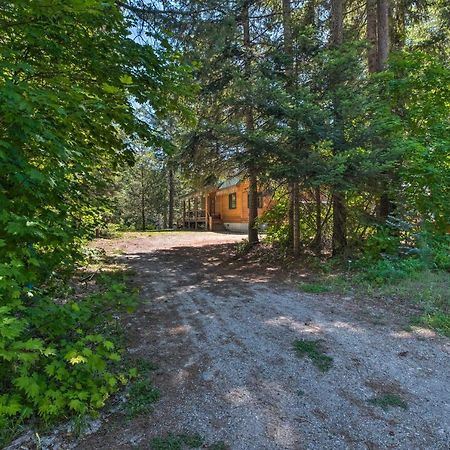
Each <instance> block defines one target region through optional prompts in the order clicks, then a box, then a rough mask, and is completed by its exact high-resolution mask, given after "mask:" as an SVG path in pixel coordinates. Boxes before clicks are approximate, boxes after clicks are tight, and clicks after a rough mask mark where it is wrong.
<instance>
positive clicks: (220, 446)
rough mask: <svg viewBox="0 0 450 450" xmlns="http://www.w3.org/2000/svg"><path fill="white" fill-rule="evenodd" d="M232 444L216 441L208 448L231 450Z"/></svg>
mask: <svg viewBox="0 0 450 450" xmlns="http://www.w3.org/2000/svg"><path fill="white" fill-rule="evenodd" d="M230 448H231V447H230V446H229V445H227V444H225V442H223V441H219V442H216V443H214V444H211V445H208V447H207V449H208V450H230Z"/></svg>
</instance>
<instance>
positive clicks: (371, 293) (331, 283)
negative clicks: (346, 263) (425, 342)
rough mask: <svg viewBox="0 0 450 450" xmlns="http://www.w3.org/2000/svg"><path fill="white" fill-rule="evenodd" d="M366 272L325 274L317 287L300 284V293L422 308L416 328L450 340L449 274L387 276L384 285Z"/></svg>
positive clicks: (311, 284) (415, 322)
mask: <svg viewBox="0 0 450 450" xmlns="http://www.w3.org/2000/svg"><path fill="white" fill-rule="evenodd" d="M376 280H377V279H376V278H375V279H373V277H372V276H370V277H366V274H365V272H364V270H362V269H360V271H359V272H341V273H340V274H338V275H335V274H327V273H324V274H323V276H322V277H320V278H319V279H318V280H317V281H316V282H315V283H304V282H301V283H299V289H300V290H302V291H303V292H308V293H324V292H333V293H336V294H341V295H348V296H351V297H353V298H354V299H355V301H358V300H365V299H367V298H372V299H374V300H376V299H386V298H387V299H391V300H396V301H399V302H405V303H411V304H415V305H417V306H419V307H420V308H421V309H422V310H423V313H422V314H421V315H420V316H419V317H416V318H414V319H413V322H412V323H413V324H415V325H421V326H425V327H428V328H430V329H433V330H435V331H436V332H438V333H441V334H444V335H446V336H450V274H449V273H448V272H445V271H432V270H420V271H416V272H409V273H408V274H407V275H405V277H403V278H396V277H395V276H393V277H392V278H389V276H388V275H383V278H382V280H383V282H378V281H376Z"/></svg>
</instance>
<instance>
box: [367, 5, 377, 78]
mask: <svg viewBox="0 0 450 450" xmlns="http://www.w3.org/2000/svg"><path fill="white" fill-rule="evenodd" d="M366 9H367V40H368V42H369V48H368V50H367V60H368V61H367V62H368V66H369V72H370V73H374V72H376V71H377V70H378V37H377V0H367V6H366Z"/></svg>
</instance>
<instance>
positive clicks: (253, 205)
mask: <svg viewBox="0 0 450 450" xmlns="http://www.w3.org/2000/svg"><path fill="white" fill-rule="evenodd" d="M242 25H243V29H244V41H243V43H244V48H245V49H246V55H245V58H246V60H245V71H246V74H247V75H250V70H251V67H250V64H251V59H250V52H251V40H250V18H249V1H245V2H244V4H243V6H242ZM245 125H246V129H247V133H252V132H253V131H254V129H255V124H254V119H253V110H252V108H251V107H247V109H246V111H245ZM247 151H248V152H249V153H251V155H250V161H249V163H248V166H247V171H248V178H249V190H248V242H249V244H252V245H253V244H257V243H258V242H259V238H258V229H257V224H256V221H257V219H258V177H257V170H256V167H255V163H254V161H253V155H252V154H253V152H254V151H253V149H252V148H249V149H247Z"/></svg>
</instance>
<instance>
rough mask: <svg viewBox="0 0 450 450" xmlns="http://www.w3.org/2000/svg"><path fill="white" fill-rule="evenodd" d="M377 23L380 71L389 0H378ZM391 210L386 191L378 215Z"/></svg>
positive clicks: (386, 38) (384, 58) (386, 47)
mask: <svg viewBox="0 0 450 450" xmlns="http://www.w3.org/2000/svg"><path fill="white" fill-rule="evenodd" d="M377 23H378V30H377V36H378V67H377V70H378V71H382V70H385V69H386V65H387V59H388V56H389V46H390V42H389V0H377ZM390 210H391V202H390V199H389V195H388V193H387V191H384V192H383V193H382V194H381V196H380V199H379V204H378V215H379V218H380V219H381V220H382V221H385V220H386V219H387V217H388V215H389V213H390Z"/></svg>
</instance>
